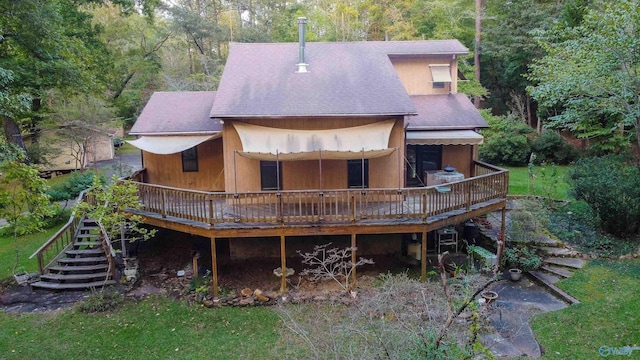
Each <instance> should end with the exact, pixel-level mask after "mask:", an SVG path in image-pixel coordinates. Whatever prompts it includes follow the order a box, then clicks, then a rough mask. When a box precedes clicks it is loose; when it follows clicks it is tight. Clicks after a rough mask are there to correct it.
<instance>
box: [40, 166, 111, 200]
mask: <svg viewBox="0 0 640 360" xmlns="http://www.w3.org/2000/svg"><path fill="white" fill-rule="evenodd" d="M96 176H98V175H96V174H95V173H93V172H90V171H85V172H74V173H72V174H71V176H70V177H69V178H68V179H67V180H65V181H64V182H62V183H60V184H56V185H54V186H52V187H51V189H50V190H49V191H48V192H47V194H49V196H51V201H64V200H69V199H75V198H76V197H78V195H79V194H80V193H81V192H82V190H85V189H88V188H89V186H91V184H93V179H94V177H96ZM100 177H101V179H102V180H103V182H104V180H105V179H104V176H102V175H100Z"/></svg>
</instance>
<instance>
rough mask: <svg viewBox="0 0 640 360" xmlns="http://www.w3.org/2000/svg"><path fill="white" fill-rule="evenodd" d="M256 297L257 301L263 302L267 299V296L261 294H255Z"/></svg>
mask: <svg viewBox="0 0 640 360" xmlns="http://www.w3.org/2000/svg"><path fill="white" fill-rule="evenodd" d="M256 299H258V301H259V302H261V303H265V302H268V301H269V298H268V297H266V296H264V295H262V294H259V295H256Z"/></svg>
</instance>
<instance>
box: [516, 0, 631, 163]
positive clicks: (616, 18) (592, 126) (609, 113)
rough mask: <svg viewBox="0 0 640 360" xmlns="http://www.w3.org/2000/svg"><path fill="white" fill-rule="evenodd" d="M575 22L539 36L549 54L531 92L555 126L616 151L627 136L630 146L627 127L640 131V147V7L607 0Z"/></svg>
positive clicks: (535, 68)
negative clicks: (639, 96)
mask: <svg viewBox="0 0 640 360" xmlns="http://www.w3.org/2000/svg"><path fill="white" fill-rule="evenodd" d="M578 9H580V7H579V6H578ZM574 19H575V21H568V22H566V23H564V24H563V23H561V24H560V25H561V26H565V27H559V28H556V29H551V30H546V31H538V32H535V33H534V35H535V39H536V41H537V43H538V44H539V46H541V47H542V48H543V49H544V50H545V52H546V55H545V56H544V57H543V58H541V59H538V60H536V61H534V63H533V64H532V66H531V67H530V75H529V78H530V79H532V80H533V81H537V82H538V84H537V85H536V86H533V87H530V88H529V92H530V94H531V95H532V96H533V97H534V98H535V99H536V100H537V101H538V102H539V103H540V105H541V110H542V111H540V113H541V115H542V116H543V117H547V118H548V121H549V123H548V124H549V126H552V127H554V128H558V129H566V130H569V131H571V132H572V133H573V134H574V135H575V136H576V137H577V138H582V139H596V141H598V142H599V143H601V144H605V146H604V148H608V149H610V151H613V152H617V151H620V150H621V149H620V148H619V147H618V146H619V145H620V140H621V137H622V139H626V141H625V142H623V144H624V145H625V147H628V146H629V144H630V140H631V139H632V137H631V136H629V134H628V133H625V132H624V130H625V129H626V130H633V129H635V135H636V136H635V137H636V141H638V144H640V136H638V134H640V100H639V99H638V96H637V95H638V93H640V75H639V73H638V68H639V67H640V43H639V42H638V38H640V26H639V25H640V4H639V3H638V2H637V1H633V0H614V1H607V2H604V3H602V4H598V5H597V6H595V4H594V6H593V7H591V8H589V10H588V11H585V9H584V8H582V9H581V10H580V11H578V13H577V14H576V16H575V17H574ZM572 25H573V26H572ZM610 140H613V143H610Z"/></svg>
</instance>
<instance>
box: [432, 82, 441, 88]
mask: <svg viewBox="0 0 640 360" xmlns="http://www.w3.org/2000/svg"><path fill="white" fill-rule="evenodd" d="M433 88H434V89H444V83H443V82H434V83H433Z"/></svg>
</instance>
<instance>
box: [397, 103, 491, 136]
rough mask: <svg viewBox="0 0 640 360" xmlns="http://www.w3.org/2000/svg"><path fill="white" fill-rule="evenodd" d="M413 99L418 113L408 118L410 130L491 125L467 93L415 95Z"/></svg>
mask: <svg viewBox="0 0 640 360" xmlns="http://www.w3.org/2000/svg"><path fill="white" fill-rule="evenodd" d="M411 101H412V102H413V104H414V105H415V106H416V108H417V109H418V115H416V116H411V117H408V118H407V119H408V126H407V130H409V131H411V130H447V129H450V130H452V129H476V128H485V127H489V125H488V124H487V122H486V121H485V120H484V118H483V117H482V116H481V115H480V113H479V112H478V110H476V108H475V107H474V106H473V104H472V103H471V101H470V100H469V98H468V97H467V95H464V94H446V95H414V96H411Z"/></svg>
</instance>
